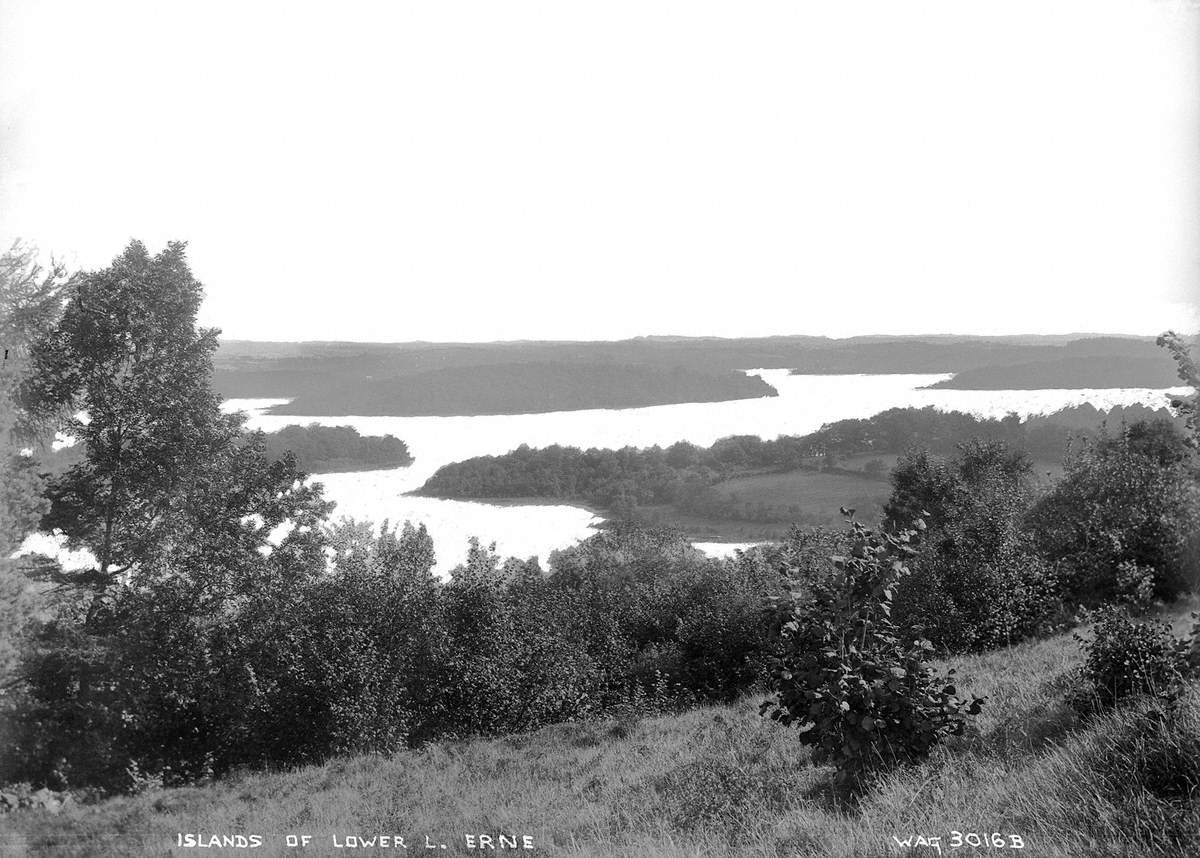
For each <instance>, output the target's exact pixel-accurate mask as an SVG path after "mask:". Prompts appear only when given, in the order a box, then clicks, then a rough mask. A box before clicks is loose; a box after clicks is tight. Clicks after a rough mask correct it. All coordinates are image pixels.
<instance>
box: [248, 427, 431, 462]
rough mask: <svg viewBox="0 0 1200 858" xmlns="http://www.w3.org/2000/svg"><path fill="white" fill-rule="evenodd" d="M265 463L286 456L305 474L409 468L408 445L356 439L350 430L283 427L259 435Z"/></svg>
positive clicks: (388, 439)
mask: <svg viewBox="0 0 1200 858" xmlns="http://www.w3.org/2000/svg"><path fill="white" fill-rule="evenodd" d="M263 445H264V452H265V453H266V456H267V458H268V459H271V460H272V461H281V460H282V459H283V458H284V457H285V456H286V455H287V454H288V453H289V452H290V453H291V454H292V455H293V456H295V458H296V467H297V468H298V469H300V470H301V471H304V472H305V473H310V474H329V473H337V472H339V471H369V470H376V469H380V468H399V467H404V466H406V465H411V464H412V462H413V458H412V456H411V455H409V452H408V445H406V444H405V443H404V442H403V441H401V440H400V439H399V438H396V437H394V436H392V435H382V436H377V435H359V434H358V430H356V429H355V428H354V427H352V426H321V425H319V424H317V423H310V424H308V425H307V426H284V427H283V428H282V429H280V430H278V431H276V432H267V433H265V434H264V435H263Z"/></svg>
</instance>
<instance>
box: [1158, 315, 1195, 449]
mask: <svg viewBox="0 0 1200 858" xmlns="http://www.w3.org/2000/svg"><path fill="white" fill-rule="evenodd" d="M1158 345H1159V346H1160V347H1162V348H1165V349H1166V350H1167V351H1168V352H1170V354H1171V357H1172V358H1173V359H1174V360H1175V367H1176V371H1177V372H1178V375H1179V380H1180V381H1182V382H1183V383H1184V384H1185V385H1186V386H1188V387H1190V388H1191V389H1192V392H1191V395H1190V396H1185V397H1183V398H1180V399H1175V400H1172V402H1171V407H1172V408H1173V409H1174V410H1175V413H1176V414H1178V415H1179V416H1180V417H1182V418H1183V419H1184V421H1185V422H1186V424H1187V428H1188V434H1189V436H1190V437H1191V439H1192V443H1193V444H1196V443H1200V367H1197V366H1196V359H1195V358H1194V357H1192V350H1191V348H1190V347H1189V346H1188V343H1187V341H1186V340H1185V339H1184V338H1183V337H1182V336H1180V335H1179V334H1177V333H1175V332H1174V331H1167V332H1166V333H1164V334H1162V335H1161V336H1160V337H1159V338H1158Z"/></svg>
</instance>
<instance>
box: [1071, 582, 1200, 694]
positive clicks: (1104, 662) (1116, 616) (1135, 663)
mask: <svg viewBox="0 0 1200 858" xmlns="http://www.w3.org/2000/svg"><path fill="white" fill-rule="evenodd" d="M1075 637H1076V639H1077V640H1079V641H1080V643H1081V645H1082V648H1083V651H1084V656H1085V660H1084V664H1083V666H1082V667H1081V668H1080V669H1079V678H1080V680H1081V688H1080V689H1079V690H1078V691H1077V692H1076V694H1075V697H1074V700H1073V702H1074V703H1075V705H1076V706H1077V707H1079V708H1084V709H1086V708H1093V707H1099V708H1104V707H1109V706H1112V705H1114V704H1116V703H1119V702H1120V701H1122V700H1125V699H1127V698H1130V697H1133V696H1135V695H1138V694H1149V695H1154V696H1159V697H1172V696H1174V695H1175V694H1176V693H1177V692H1178V691H1179V689H1180V686H1181V683H1182V682H1183V680H1184V677H1186V676H1187V675H1188V673H1189V672H1190V670H1191V666H1190V665H1189V662H1188V653H1189V649H1190V647H1191V641H1180V640H1178V639H1176V638H1175V636H1174V635H1172V634H1171V630H1170V628H1169V627H1168V626H1167V625H1166V624H1165V623H1159V622H1154V621H1145V622H1139V621H1136V620H1132V619H1130V617H1129V615H1128V614H1127V613H1126V612H1125V610H1124V609H1122V608H1119V607H1116V606H1111V605H1110V606H1106V607H1104V608H1102V609H1100V611H1099V612H1097V616H1096V622H1095V625H1094V626H1093V628H1092V637H1091V639H1090V640H1085V639H1084V638H1082V637H1080V636H1079V635H1076V636H1075Z"/></svg>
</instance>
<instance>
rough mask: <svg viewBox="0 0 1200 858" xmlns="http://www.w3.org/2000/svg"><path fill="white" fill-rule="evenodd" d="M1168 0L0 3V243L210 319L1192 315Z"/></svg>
mask: <svg viewBox="0 0 1200 858" xmlns="http://www.w3.org/2000/svg"><path fill="white" fill-rule="evenodd" d="M1198 166H1200V3H1197V2H1186V0H1119V2H1118V0H1032V2H1030V0H1006V2H995V0H988V2H976V0H952V2H922V0H908V2H900V3H898V2H895V0H887V2H875V0H856V1H855V2H852V3H844V2H834V0H826V2H798V0H792V2H764V0H730V1H729V2H707V0H680V2H662V0H634V2H625V0H603V2H573V0H548V1H547V2H537V3H533V2H526V0H508V2H504V3H497V2H494V0H484V2H463V0H432V2H399V0H388V1H387V2H366V0H340V2H336V3H335V2H329V3H315V2H299V1H298V0H288V2H278V3H277V2H267V0H254V2H246V0H239V2H233V3H229V2H220V0H206V2H167V0H152V2H125V0H106V1H105V2H104V3H97V2H94V0H87V2H56V0H0V239H4V240H5V241H6V242H7V241H8V240H11V239H12V238H14V237H21V238H23V239H25V240H27V241H32V242H35V243H36V244H37V245H38V247H40V248H41V249H42V251H43V252H44V253H53V254H54V255H55V256H57V257H58V258H60V259H63V260H65V261H66V262H68V263H69V264H70V265H72V266H74V267H78V268H84V269H92V268H99V267H103V266H104V265H106V264H107V262H108V261H109V260H111V259H112V258H113V257H114V256H116V255H117V254H118V253H119V252H120V251H121V249H122V248H123V246H124V245H125V244H126V243H127V242H128V241H129V239H131V238H134V237H136V238H139V239H141V240H143V241H144V242H146V243H147V244H148V245H149V246H150V247H151V248H152V249H157V248H159V247H161V246H162V245H163V243H164V242H166V241H168V240H170V239H183V240H186V241H187V242H188V247H189V258H190V260H191V264H192V268H193V271H194V272H195V274H196V275H197V277H199V278H200V279H201V280H202V281H203V282H204V284H205V286H206V289H207V295H208V298H207V301H206V304H205V306H204V309H203V311H202V321H203V322H205V323H206V324H211V325H215V326H217V327H220V328H221V329H222V330H223V331H224V335H225V336H226V337H228V338H241V339H260V340H360V341H391V342H395V341H408V340H431V341H482V340H501V339H617V338H624V337H631V336H639V335H651V334H657V335H662V334H679V335H706V336H758V335H769V334H826V335H832V336H846V335H851V334H869V333H935V332H936V333H981V334H997V333H1064V332H1077V331H1103V332H1120V333H1157V332H1158V331H1161V330H1163V329H1165V328H1167V327H1177V328H1184V329H1194V328H1195V327H1196V326H1197V324H1198V323H1200V322H1198V320H1200V317H1198V316H1197V314H1196V307H1197V306H1198V303H1200V302H1198V300H1197V299H1200V285H1198V284H1200V169H1198Z"/></svg>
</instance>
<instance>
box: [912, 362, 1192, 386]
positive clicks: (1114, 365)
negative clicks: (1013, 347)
mask: <svg viewBox="0 0 1200 858" xmlns="http://www.w3.org/2000/svg"><path fill="white" fill-rule="evenodd" d="M1179 383H1180V382H1179V377H1178V376H1177V375H1176V374H1175V364H1174V362H1173V361H1172V360H1171V359H1170V357H1168V356H1167V355H1166V354H1161V355H1155V356H1153V357H1118V356H1112V355H1095V356H1088V357H1061V358H1056V359H1055V360H1047V361H1032V362H1030V363H1019V364H1013V365H1011V366H986V367H979V368H977V369H968V370H963V371H962V372H960V373H958V374H957V375H955V376H954V378H951V379H947V380H946V381H940V382H938V383H937V384H933V385H930V387H937V388H949V389H953V390H1038V389H1046V388H1064V389H1082V388H1102V387H1174V386H1175V385H1177V384H1179Z"/></svg>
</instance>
